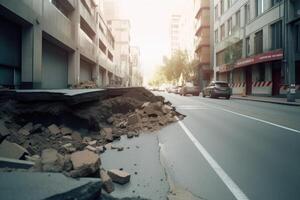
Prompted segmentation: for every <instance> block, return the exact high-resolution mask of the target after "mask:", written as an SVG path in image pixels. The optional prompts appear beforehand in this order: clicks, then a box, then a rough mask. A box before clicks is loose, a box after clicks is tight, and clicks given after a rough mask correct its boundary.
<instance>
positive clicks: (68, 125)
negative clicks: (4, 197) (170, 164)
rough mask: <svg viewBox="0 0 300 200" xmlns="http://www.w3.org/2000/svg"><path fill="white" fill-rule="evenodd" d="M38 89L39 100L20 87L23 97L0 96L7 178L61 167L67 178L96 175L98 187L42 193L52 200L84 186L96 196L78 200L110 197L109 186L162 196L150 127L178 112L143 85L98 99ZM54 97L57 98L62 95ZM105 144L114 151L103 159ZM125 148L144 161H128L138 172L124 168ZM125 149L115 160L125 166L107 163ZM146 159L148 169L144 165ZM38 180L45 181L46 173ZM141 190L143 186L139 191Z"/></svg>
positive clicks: (164, 187) (1, 152)
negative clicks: (65, 97) (66, 99)
mask: <svg viewBox="0 0 300 200" xmlns="http://www.w3.org/2000/svg"><path fill="white" fill-rule="evenodd" d="M39 92H40V91H38V92H35V94H34V95H36V96H37V97H38V99H39V100H37V99H34V98H31V97H30V94H28V95H27V94H26V92H22V96H23V97H24V95H25V98H24V100H25V101H23V99H21V100H20V98H16V99H17V101H15V99H14V98H12V99H10V98H7V99H6V100H5V99H4V101H2V102H1V107H0V108H1V109H0V116H1V120H0V133H1V135H0V157H3V158H0V164H1V165H0V171H1V172H2V173H3V174H2V175H4V176H8V177H9V176H10V175H11V176H13V174H14V173H15V172H20V173H32V174H33V176H34V177H35V176H39V174H38V173H37V172H44V173H46V172H52V173H53V172H54V173H63V174H64V175H65V176H67V177H70V178H80V177H91V178H97V179H98V181H99V180H100V185H99V184H98V185H97V184H91V185H89V184H87V185H84V186H79V187H77V188H75V189H71V190H69V191H65V192H63V193H59V194H55V195H54V196H51V197H47V195H46V196H45V198H50V199H57V198H58V199H59V198H62V199H75V198H76V195H74V196H72V195H73V194H76V193H77V192H79V193H80V191H83V192H84V191H90V190H91V191H93V192H91V193H94V195H93V194H91V195H86V196H85V195H81V196H82V199H95V197H97V196H100V197H101V198H104V197H107V198H113V197H110V196H108V195H106V196H104V195H102V193H104V194H105V193H112V194H114V195H115V194H117V192H114V190H115V188H116V189H120V188H121V189H122V190H123V191H124V190H127V191H130V192H131V193H124V194H122V195H121V196H119V197H120V198H123V197H126V196H127V195H128V196H129V197H130V198H134V197H138V198H144V197H145V195H146V197H147V198H149V199H166V196H167V194H168V192H169V184H168V182H167V179H166V175H165V171H164V169H163V167H162V166H161V164H160V162H159V161H160V160H159V145H158V141H157V136H156V135H155V134H152V133H155V132H156V131H158V130H160V129H161V128H162V127H164V126H166V125H168V124H170V123H174V122H176V121H178V120H179V119H182V118H184V116H183V115H181V114H180V113H178V112H177V111H175V108H174V107H172V105H171V103H170V102H167V101H164V98H163V97H161V96H155V95H153V94H152V93H151V92H149V91H147V90H145V89H143V88H134V89H129V90H128V89H126V92H123V94H121V95H120V94H119V95H116V92H115V91H114V92H113V93H114V94H113V95H112V94H111V96H110V97H108V96H107V95H106V97H105V98H104V99H99V100H97V99H96V100H95V99H94V100H93V101H91V102H90V103H88V102H86V101H85V100H83V101H81V100H80V101H78V98H77V100H76V101H72V104H68V103H65V102H63V101H58V100H56V99H55V98H54V97H55V96H56V94H54V96H53V94H52V93H51V92H50V93H49V94H48V93H47V94H45V93H44V92H41V95H42V96H41V97H39ZM47 92H48V91H47ZM92 92H93V93H94V92H95V91H92ZM96 92H98V93H102V92H106V91H96ZM72 93H73V92H72ZM80 93H81V94H82V92H80ZM16 95H17V94H16ZM26 95H27V97H26ZM47 95H48V96H49V99H47ZM12 97H15V96H12ZM28 97H29V98H28ZM60 98H61V99H63V96H62V97H60ZM87 98H88V99H89V98H90V97H87ZM71 100H72V99H71ZM74 102H83V103H77V104H74ZM145 132H146V133H148V134H146V135H149V138H146V139H145V137H147V136H141V139H140V140H139V139H138V138H139V136H140V134H141V133H145ZM121 137H122V138H123V139H122V140H120V139H121ZM127 138H128V139H127ZM126 140H128V144H129V143H130V144H131V143H132V142H131V141H130V142H129V140H132V141H140V145H137V144H135V143H132V144H135V146H131V147H130V146H126V147H124V146H120V144H122V142H124V141H126ZM118 142H120V144H118ZM118 145H119V146H118ZM144 148H145V150H143V149H144ZM110 150H111V151H113V152H117V155H109V156H108V157H107V158H108V159H105V157H106V156H105V155H106V154H110V153H109V152H110ZM105 152H106V153H105ZM127 152H132V153H133V152H135V154H136V156H135V158H138V157H140V158H143V159H145V160H142V159H140V161H139V162H138V163H133V166H134V167H135V169H136V171H132V168H130V167H128V164H129V160H130V156H132V155H130V156H129V157H128V156H126V153H127ZM149 152H151V153H153V154H151V153H150V154H149ZM123 154H124V156H121V158H123V159H124V158H126V159H125V160H124V161H125V162H124V163H122V165H123V166H120V162H118V166H110V165H109V163H112V161H113V160H114V161H120V160H121V159H119V157H120V155H123ZM133 154H134V153H133ZM150 158H151V159H150ZM141 160H142V161H141ZM145 161H146V162H145ZM105 162H107V164H106V163H105ZM145 163H147V164H145ZM151 163H152V167H151V168H149V167H150V166H151ZM150 169H151V170H152V171H151V170H150ZM149 172H151V173H149ZM146 174H147V176H148V177H147V176H146ZM136 177H144V179H143V180H146V179H145V177H147V182H145V181H143V180H139V178H138V179H137V180H138V181H137V182H136ZM2 178H3V177H2ZM132 180H133V183H131V181H132ZM44 181H46V182H48V180H47V179H45V180H44ZM140 181H141V182H140ZM49 184H51V181H50V182H49ZM135 184H136V186H137V188H135V189H132V190H131V189H130V187H131V186H132V185H135ZM10 187H12V186H9V185H8V187H7V185H1V188H2V189H4V190H5V189H7V188H8V189H9V188H10ZM97 187H98V189H97ZM101 188H102V189H103V190H101ZM141 188H144V191H140V189H141ZM129 189H130V190H129ZM104 191H105V192H104ZM146 191H148V193H147V192H146ZM149 191H151V192H149ZM147 194H151V195H148V196H147ZM154 194H155V195H156V196H153V195H154ZM33 195H34V193H33ZM12 199H14V198H12Z"/></svg>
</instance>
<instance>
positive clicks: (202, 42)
mask: <svg viewBox="0 0 300 200" xmlns="http://www.w3.org/2000/svg"><path fill="white" fill-rule="evenodd" d="M209 45H210V43H209V37H199V38H198V39H197V40H196V51H198V50H199V49H201V48H202V47H204V46H207V47H208V46H209Z"/></svg>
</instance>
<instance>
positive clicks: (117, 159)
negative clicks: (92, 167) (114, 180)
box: [101, 133, 169, 200]
mask: <svg viewBox="0 0 300 200" xmlns="http://www.w3.org/2000/svg"><path fill="white" fill-rule="evenodd" d="M113 145H115V146H120V147H124V150H123V151H117V150H107V151H106V152H105V153H103V154H101V160H102V161H103V165H102V167H104V168H105V169H106V170H109V169H120V168H123V170H124V171H126V172H128V173H129V174H131V178H130V182H129V183H127V184H125V185H119V184H114V186H115V191H114V192H112V195H113V196H115V197H138V196H140V197H143V198H147V199H156V200H159V199H163V200H165V199H167V195H168V192H169V183H168V181H167V177H166V174H165V171H164V168H163V166H162V165H161V163H160V156H159V145H158V139H157V135H156V134H153V133H149V134H141V135H140V136H139V137H135V138H132V139H127V138H126V137H124V136H123V137H122V138H121V140H120V141H117V142H114V143H113Z"/></svg>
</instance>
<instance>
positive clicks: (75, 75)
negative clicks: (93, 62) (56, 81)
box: [68, 1, 80, 85]
mask: <svg viewBox="0 0 300 200" xmlns="http://www.w3.org/2000/svg"><path fill="white" fill-rule="evenodd" d="M79 3H80V2H79V1H75V5H76V6H75V10H74V11H73V13H72V16H71V21H72V23H73V26H72V27H73V34H74V44H75V51H74V52H72V53H69V57H68V63H69V64H68V85H76V84H79V81H80V52H79V45H80V44H79V37H80V36H79V30H80V13H79Z"/></svg>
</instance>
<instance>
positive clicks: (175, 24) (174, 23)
mask: <svg viewBox="0 0 300 200" xmlns="http://www.w3.org/2000/svg"><path fill="white" fill-rule="evenodd" d="M180 20H181V15H180V14H172V15H171V21H170V47H171V55H173V54H174V53H175V52H176V51H178V50H180V36H181V34H180V31H181V27H180V23H181V21H180Z"/></svg>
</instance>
